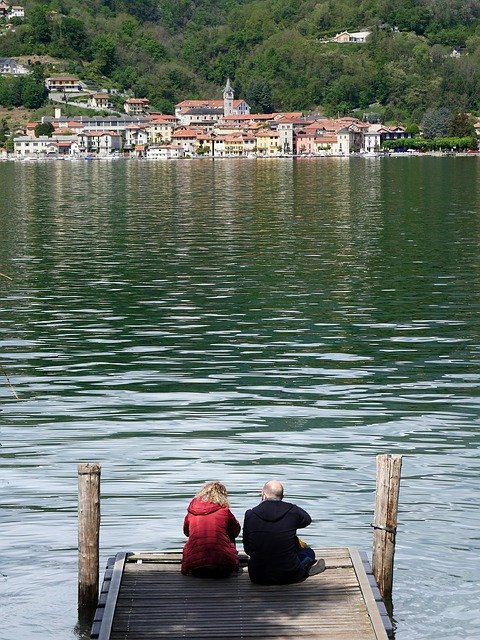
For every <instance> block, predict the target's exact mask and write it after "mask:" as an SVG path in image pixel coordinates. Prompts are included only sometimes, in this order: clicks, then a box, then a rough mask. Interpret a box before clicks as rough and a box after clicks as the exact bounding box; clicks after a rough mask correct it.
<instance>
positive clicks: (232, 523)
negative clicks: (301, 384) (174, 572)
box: [182, 482, 240, 578]
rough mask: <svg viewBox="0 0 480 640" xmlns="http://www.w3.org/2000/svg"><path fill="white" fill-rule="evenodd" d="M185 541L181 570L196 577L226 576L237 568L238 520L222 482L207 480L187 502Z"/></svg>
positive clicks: (184, 524)
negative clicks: (186, 538)
mask: <svg viewBox="0 0 480 640" xmlns="http://www.w3.org/2000/svg"><path fill="white" fill-rule="evenodd" d="M183 533H184V534H185V535H186V536H188V540H187V542H186V544H185V546H184V548H183V557H182V573H184V574H192V575H194V576H196V577H197V578H226V577H228V576H229V575H230V574H231V573H232V571H238V552H237V549H236V547H235V538H236V537H237V536H238V534H239V533H240V523H239V522H238V520H237V519H236V518H235V516H234V515H233V513H232V512H231V511H230V509H229V507H228V496H227V490H226V488H225V486H224V485H223V484H222V483H221V482H207V484H206V485H205V486H204V487H203V488H202V489H201V490H200V491H199V492H198V493H197V495H196V496H195V498H194V499H193V500H192V501H191V502H190V504H189V505H188V510H187V515H186V516H185V521H184V523H183Z"/></svg>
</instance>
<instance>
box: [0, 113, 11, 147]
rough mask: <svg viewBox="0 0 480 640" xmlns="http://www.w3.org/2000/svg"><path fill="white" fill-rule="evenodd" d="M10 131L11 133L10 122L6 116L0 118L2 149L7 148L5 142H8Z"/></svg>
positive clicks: (0, 143) (0, 142)
mask: <svg viewBox="0 0 480 640" xmlns="http://www.w3.org/2000/svg"><path fill="white" fill-rule="evenodd" d="M9 133H10V129H9V127H8V122H7V120H6V118H2V120H0V147H1V148H2V149H4V148H5V144H6V142H7V138H8V134H9Z"/></svg>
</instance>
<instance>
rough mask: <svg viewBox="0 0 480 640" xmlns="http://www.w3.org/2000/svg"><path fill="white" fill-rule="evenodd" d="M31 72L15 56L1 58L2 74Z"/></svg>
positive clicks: (0, 67) (25, 73)
mask: <svg viewBox="0 0 480 640" xmlns="http://www.w3.org/2000/svg"><path fill="white" fill-rule="evenodd" d="M29 73H30V69H29V68H28V67H26V66H25V65H23V64H19V63H18V62H17V61H16V60H14V59H13V58H0V74H2V75H12V76H24V75H28V74H29Z"/></svg>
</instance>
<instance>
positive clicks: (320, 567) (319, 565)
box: [308, 559, 326, 576]
mask: <svg viewBox="0 0 480 640" xmlns="http://www.w3.org/2000/svg"><path fill="white" fill-rule="evenodd" d="M325 569H326V567H325V560H322V559H320V560H315V562H314V563H313V564H312V566H311V567H310V569H309V570H308V575H309V576H316V575H317V573H322V572H323V571H325Z"/></svg>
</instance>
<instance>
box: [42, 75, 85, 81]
mask: <svg viewBox="0 0 480 640" xmlns="http://www.w3.org/2000/svg"><path fill="white" fill-rule="evenodd" d="M47 80H50V81H55V80H72V81H73V82H80V80H79V79H78V78H76V77H75V76H50V77H49V78H47Z"/></svg>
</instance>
